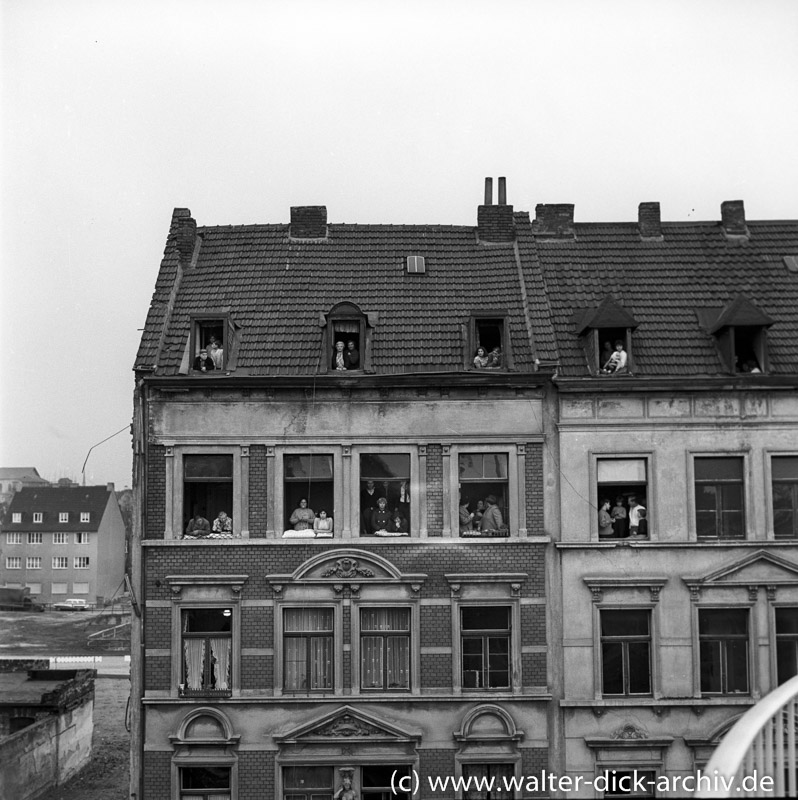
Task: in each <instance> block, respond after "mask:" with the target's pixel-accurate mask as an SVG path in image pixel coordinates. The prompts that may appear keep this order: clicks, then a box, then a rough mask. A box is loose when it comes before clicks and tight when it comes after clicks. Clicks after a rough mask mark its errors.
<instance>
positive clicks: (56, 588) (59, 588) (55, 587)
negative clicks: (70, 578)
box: [50, 583, 67, 594]
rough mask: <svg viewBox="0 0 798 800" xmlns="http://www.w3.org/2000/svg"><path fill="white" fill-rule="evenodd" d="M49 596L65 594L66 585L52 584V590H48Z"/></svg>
mask: <svg viewBox="0 0 798 800" xmlns="http://www.w3.org/2000/svg"><path fill="white" fill-rule="evenodd" d="M50 593H51V594H66V593H67V584H66V583H53V584H52V588H51V589H50Z"/></svg>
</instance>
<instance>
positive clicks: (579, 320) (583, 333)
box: [573, 295, 638, 377]
mask: <svg viewBox="0 0 798 800" xmlns="http://www.w3.org/2000/svg"><path fill="white" fill-rule="evenodd" d="M573 320H574V326H575V329H576V334H577V336H579V337H580V340H581V341H582V345H583V347H584V349H585V355H586V357H587V363H588V366H589V369H590V373H591V374H592V375H601V376H607V377H617V376H620V375H627V374H629V373H630V372H632V367H633V363H634V362H633V358H632V332H633V331H634V330H635V328H637V325H638V323H637V321H636V320H635V318H634V317H633V316H632V315H631V314H630V313H629V312H628V311H627V310H626V309H625V308H623V306H621V305H619V304H618V303H617V302H616V300H615V299H614V298H613V297H612V296H611V295H607V296H606V297H605V298H604V299H603V300H602V301H601V303H599V305H598V306H596V307H594V308H585V309H581V310H579V311H577V312H576V313H575V314H574V317H573Z"/></svg>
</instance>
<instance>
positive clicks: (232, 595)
mask: <svg viewBox="0 0 798 800" xmlns="http://www.w3.org/2000/svg"><path fill="white" fill-rule="evenodd" d="M246 578H247V576H245V575H214V576H209V577H207V578H206V577H202V578H199V577H198V576H196V575H172V576H169V577H168V578H167V583H168V585H169V586H170V588H171V591H172V594H173V599H172V618H171V625H172V637H171V645H172V646H171V650H170V655H171V659H172V667H171V684H170V689H169V696H170V697H172V698H179V697H181V696H182V695H181V694H180V683H181V680H182V677H183V673H182V670H183V635H182V634H183V632H182V613H181V612H182V611H183V610H184V609H195V608H197V609H211V608H222V609H224V608H230V609H232V612H233V615H232V621H231V623H230V624H231V628H232V644H231V650H230V686H231V691H230V693H229V695H226V696H229V697H233V698H235V697H240V696H241V660H242V647H241V617H242V611H241V588H242V587H243V585H244V582H245V581H246ZM192 696H193V695H192ZM198 697H199V699H200V700H201V696H198Z"/></svg>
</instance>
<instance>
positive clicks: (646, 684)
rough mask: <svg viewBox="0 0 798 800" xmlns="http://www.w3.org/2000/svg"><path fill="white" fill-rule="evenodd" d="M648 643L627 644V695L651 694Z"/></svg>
mask: <svg viewBox="0 0 798 800" xmlns="http://www.w3.org/2000/svg"><path fill="white" fill-rule="evenodd" d="M649 650H650V646H649V643H648V642H629V645H628V651H629V693H630V694H650V693H651V660H650V657H649Z"/></svg>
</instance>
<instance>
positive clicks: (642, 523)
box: [637, 506, 648, 536]
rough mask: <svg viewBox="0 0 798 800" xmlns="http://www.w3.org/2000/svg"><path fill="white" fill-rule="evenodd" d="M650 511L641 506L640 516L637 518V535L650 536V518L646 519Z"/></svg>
mask: <svg viewBox="0 0 798 800" xmlns="http://www.w3.org/2000/svg"><path fill="white" fill-rule="evenodd" d="M647 513H648V512H647V511H646V510H645V508H643V507H642V506H641V507H640V512H639V517H638V520H637V535H638V536H648V520H647V519H646V514H647Z"/></svg>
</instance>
